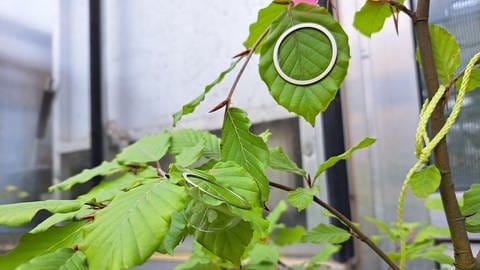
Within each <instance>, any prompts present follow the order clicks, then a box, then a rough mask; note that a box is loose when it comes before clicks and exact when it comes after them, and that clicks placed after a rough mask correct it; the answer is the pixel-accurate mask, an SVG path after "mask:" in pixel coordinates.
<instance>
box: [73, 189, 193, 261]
mask: <svg viewBox="0 0 480 270" xmlns="http://www.w3.org/2000/svg"><path fill="white" fill-rule="evenodd" d="M186 196H187V195H186V192H185V189H184V188H183V187H179V186H176V185H173V184H171V183H169V182H166V181H159V182H153V183H149V184H145V185H142V186H139V187H136V188H134V189H132V190H130V191H128V192H125V193H123V194H121V195H118V196H117V197H115V199H114V200H113V201H112V202H111V203H110V204H109V206H108V207H106V208H104V209H102V210H101V211H98V212H97V214H96V215H95V221H94V222H93V223H92V224H91V225H90V226H88V227H87V228H86V229H85V230H86V237H85V240H84V241H83V242H82V243H81V244H80V245H79V249H80V250H82V251H83V252H84V253H85V255H87V257H88V264H89V267H90V268H91V269H105V270H108V269H112V270H113V269H115V270H119V269H127V268H130V267H133V266H135V265H138V264H141V263H143V262H144V261H145V260H147V259H148V258H149V257H150V256H151V255H152V254H153V252H154V251H155V249H157V247H159V245H160V243H161V242H162V241H163V239H164V238H165V235H166V234H167V232H168V228H169V225H170V220H171V216H172V214H173V213H174V212H176V211H179V210H181V209H182V208H183V206H184V201H185V199H186ZM106 232H108V233H106Z"/></svg>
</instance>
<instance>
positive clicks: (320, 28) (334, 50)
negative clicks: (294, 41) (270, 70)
mask: <svg viewBox="0 0 480 270" xmlns="http://www.w3.org/2000/svg"><path fill="white" fill-rule="evenodd" d="M303 28H313V29H316V30H318V31H320V32H322V33H323V34H325V36H327V38H328V40H329V41H330V44H331V45H332V58H331V59H330V63H328V66H327V68H326V69H325V70H324V71H323V72H322V73H321V74H320V75H318V76H317V77H315V78H313V79H309V80H297V79H294V78H292V77H290V76H288V75H287V74H285V72H283V70H282V68H281V67H280V63H279V60H278V57H279V55H278V53H279V50H280V45H281V44H282V42H283V40H284V39H285V38H286V37H287V36H288V35H290V34H291V33H293V32H295V31H297V30H300V29H303ZM337 55H338V47H337V42H336V41H335V38H334V37H333V35H332V33H331V32H330V31H329V30H328V29H327V28H325V27H323V26H321V25H319V24H316V23H300V24H297V25H294V26H292V27H290V28H288V29H287V30H286V31H285V32H283V33H282V35H281V36H280V37H279V38H278V40H277V42H276V43H275V47H274V48H273V65H274V66H275V69H276V70H277V72H278V74H279V75H280V77H282V78H283V79H284V80H286V81H287V82H289V83H292V84H295V85H308V84H313V83H316V82H318V81H320V80H321V79H323V78H325V77H326V76H327V75H328V73H330V71H332V69H333V66H334V65H335V62H336V61H337Z"/></svg>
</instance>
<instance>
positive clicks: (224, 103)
mask: <svg viewBox="0 0 480 270" xmlns="http://www.w3.org/2000/svg"><path fill="white" fill-rule="evenodd" d="M268 31H270V27H269V28H267V29H266V30H265V31H264V32H263V33H262V34H261V35H260V37H258V39H257V41H255V43H254V44H253V45H252V47H250V48H249V49H248V50H247V51H248V54H247V56H246V57H245V62H243V65H242V67H241V68H240V70H239V71H238V74H237V76H236V77H235V80H234V81H233V84H232V87H231V88H230V91H229V92H228V95H227V97H226V98H225V100H223V101H222V102H220V103H219V104H218V105H216V106H215V107H214V108H213V109H212V110H210V112H214V111H217V110H219V109H221V108H222V107H223V106H226V108H227V110H228V107H229V106H230V103H231V101H232V96H233V92H235V88H236V87H237V84H238V82H239V81H240V78H241V77H242V75H243V72H244V71H245V68H246V67H247V65H248V62H250V58H252V55H253V54H254V53H255V50H256V49H257V47H258V45H260V43H261V42H262V40H263V39H264V38H265V37H266V36H267V34H268Z"/></svg>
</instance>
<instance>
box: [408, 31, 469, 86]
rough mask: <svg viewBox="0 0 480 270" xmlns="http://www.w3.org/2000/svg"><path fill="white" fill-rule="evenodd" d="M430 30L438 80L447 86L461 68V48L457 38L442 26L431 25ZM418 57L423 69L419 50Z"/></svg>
mask: <svg viewBox="0 0 480 270" xmlns="http://www.w3.org/2000/svg"><path fill="white" fill-rule="evenodd" d="M429 30H430V39H431V41H432V50H433V59H434V61H435V67H436V69H437V74H438V78H439V79H440V81H442V83H443V84H447V83H448V82H449V81H450V79H451V78H452V77H453V76H454V74H455V71H456V70H457V68H458V67H459V66H460V46H458V43H457V41H456V40H455V36H453V35H452V34H450V33H449V32H448V31H447V30H445V29H444V28H442V27H441V26H439V25H435V24H432V25H429ZM416 56H417V61H418V63H419V64H420V66H421V67H422V61H420V51H419V49H418V48H417V53H416Z"/></svg>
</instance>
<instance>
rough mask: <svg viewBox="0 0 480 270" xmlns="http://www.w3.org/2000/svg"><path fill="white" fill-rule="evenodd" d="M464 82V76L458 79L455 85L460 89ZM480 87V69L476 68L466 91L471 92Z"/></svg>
mask: <svg viewBox="0 0 480 270" xmlns="http://www.w3.org/2000/svg"><path fill="white" fill-rule="evenodd" d="M462 81H463V76H462V77H460V78H459V79H458V81H457V82H456V83H455V87H456V88H457V89H460V87H461V85H462ZM479 87H480V68H478V67H477V68H474V69H473V70H472V73H471V74H470V81H468V85H467V88H466V90H465V91H467V92H470V91H472V90H475V89H477V88H479Z"/></svg>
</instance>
